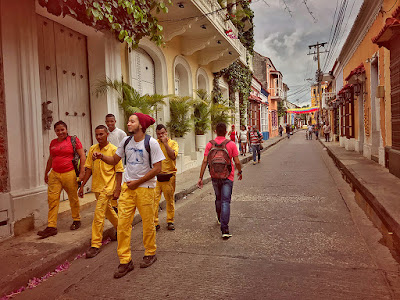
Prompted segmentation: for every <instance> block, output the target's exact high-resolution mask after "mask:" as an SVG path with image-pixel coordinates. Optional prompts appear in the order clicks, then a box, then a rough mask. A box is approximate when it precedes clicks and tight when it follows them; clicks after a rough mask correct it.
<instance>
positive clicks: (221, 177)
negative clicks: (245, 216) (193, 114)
mask: <svg viewBox="0 0 400 300" xmlns="http://www.w3.org/2000/svg"><path fill="white" fill-rule="evenodd" d="M216 132H217V137H216V138H215V139H214V140H211V141H210V142H208V143H207V145H206V149H205V152H204V159H203V163H202V164H201V169H200V178H199V180H198V182H197V186H198V187H199V188H200V189H201V188H202V187H203V176H204V172H205V170H206V167H207V165H208V166H209V171H210V175H211V181H212V184H213V188H214V192H215V210H216V212H217V222H218V224H220V225H221V233H222V238H223V239H229V238H230V237H231V236H232V234H231V233H230V232H229V219H230V205H231V197H232V189H233V181H234V177H235V168H234V166H233V163H232V160H233V162H234V163H235V166H236V169H237V170H238V173H237V176H238V179H239V180H242V166H241V164H240V161H239V157H238V156H239V151H238V149H237V147H236V145H235V144H234V143H233V142H232V141H230V140H228V139H226V138H225V135H226V124H225V123H218V124H217V126H216Z"/></svg>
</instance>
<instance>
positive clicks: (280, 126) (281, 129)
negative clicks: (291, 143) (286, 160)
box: [278, 125, 283, 136]
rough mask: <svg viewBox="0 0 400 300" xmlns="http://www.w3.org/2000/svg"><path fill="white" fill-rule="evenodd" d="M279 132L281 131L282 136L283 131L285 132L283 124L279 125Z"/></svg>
mask: <svg viewBox="0 0 400 300" xmlns="http://www.w3.org/2000/svg"><path fill="white" fill-rule="evenodd" d="M278 132H279V136H282V132H283V127H282V125H279V128H278Z"/></svg>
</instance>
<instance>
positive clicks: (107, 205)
mask: <svg viewBox="0 0 400 300" xmlns="http://www.w3.org/2000/svg"><path fill="white" fill-rule="evenodd" d="M95 196H96V200H97V202H96V209H95V211H94V217H93V223H92V247H95V248H100V247H101V241H102V240H103V229H104V218H107V219H108V220H109V221H110V222H111V224H112V225H113V226H114V227H115V228H117V226H118V216H117V214H116V213H115V211H114V209H113V208H112V205H111V199H112V198H113V195H112V194H111V195H107V194H106V193H95Z"/></svg>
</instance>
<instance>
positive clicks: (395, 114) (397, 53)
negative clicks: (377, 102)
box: [390, 39, 400, 151]
mask: <svg viewBox="0 0 400 300" xmlns="http://www.w3.org/2000/svg"><path fill="white" fill-rule="evenodd" d="M390 83H391V97H392V103H391V111H392V148H393V149H395V150H399V151H400V40H399V39H395V40H394V41H393V42H392V43H391V47H390Z"/></svg>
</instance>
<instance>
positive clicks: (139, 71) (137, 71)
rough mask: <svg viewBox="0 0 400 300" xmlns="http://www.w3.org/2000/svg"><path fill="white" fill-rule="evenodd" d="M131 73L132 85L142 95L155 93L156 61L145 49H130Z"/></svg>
mask: <svg viewBox="0 0 400 300" xmlns="http://www.w3.org/2000/svg"><path fill="white" fill-rule="evenodd" d="M129 73H130V80H131V86H132V87H133V88H134V89H135V90H137V91H138V92H139V93H140V94H141V95H145V94H149V95H153V94H155V71H154V62H153V60H152V58H151V57H150V55H148V54H147V53H146V52H145V51H144V50H143V49H140V48H138V49H135V50H131V51H130V53H129Z"/></svg>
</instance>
